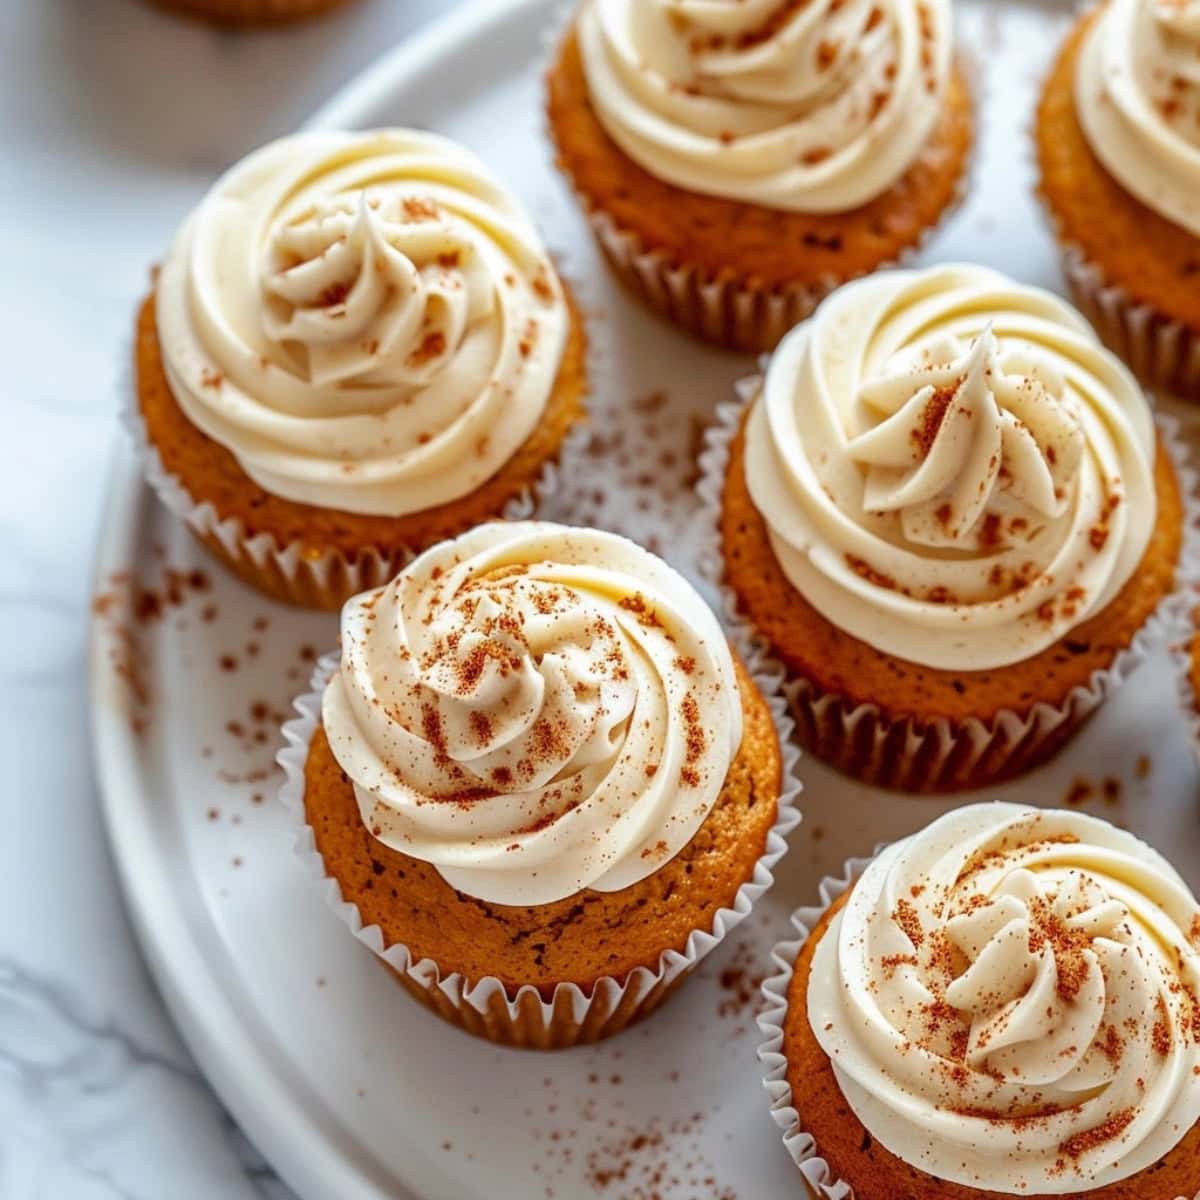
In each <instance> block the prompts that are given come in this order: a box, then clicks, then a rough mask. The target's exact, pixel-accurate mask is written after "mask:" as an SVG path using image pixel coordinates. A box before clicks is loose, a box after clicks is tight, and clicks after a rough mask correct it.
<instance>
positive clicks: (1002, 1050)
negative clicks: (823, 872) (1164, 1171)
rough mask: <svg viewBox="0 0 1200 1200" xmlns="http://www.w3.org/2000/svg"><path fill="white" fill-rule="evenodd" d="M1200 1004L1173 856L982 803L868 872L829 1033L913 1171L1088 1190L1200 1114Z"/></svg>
mask: <svg viewBox="0 0 1200 1200" xmlns="http://www.w3.org/2000/svg"><path fill="white" fill-rule="evenodd" d="M1198 995H1200V905H1198V904H1197V902H1196V900H1195V898H1194V897H1193V896H1192V894H1191V893H1190V892H1189V891H1188V888H1187V886H1186V885H1185V883H1184V882H1183V880H1182V879H1181V878H1180V877H1179V875H1178V874H1177V873H1176V872H1175V870H1174V869H1173V868H1172V867H1171V866H1170V865H1169V864H1168V863H1167V862H1166V861H1165V860H1164V859H1163V858H1161V857H1160V856H1159V855H1158V854H1157V853H1155V852H1154V851H1153V850H1151V849H1150V848H1149V847H1148V846H1146V845H1144V844H1143V843H1142V842H1140V841H1139V840H1138V839H1137V838H1135V837H1133V836H1132V835H1131V834H1128V833H1124V832H1122V831H1120V830H1118V829H1115V828H1114V827H1113V826H1111V825H1109V824H1108V823H1107V822H1104V821H1100V820H1097V819H1096V818H1094V817H1089V816H1085V815H1084V814H1082V813H1078V812H1055V811H1040V810H1038V809H1033V808H1026V807H1023V806H1019V805H1014V804H979V805H972V806H969V807H967V808H962V809H959V810H957V811H955V812H952V813H950V814H948V815H947V816H945V817H943V818H942V819H941V820H939V821H935V822H934V823H933V824H932V825H931V826H929V827H928V828H927V829H926V830H925V831H924V832H922V833H918V834H916V835H914V836H913V837H910V838H907V839H905V840H904V841H902V842H899V843H897V844H895V845H893V846H891V847H889V848H888V849H887V850H885V851H883V853H881V854H880V855H879V856H878V857H877V858H876V859H875V860H874V862H872V863H871V865H870V866H869V867H868V868H867V870H866V872H865V873H864V875H863V876H862V878H861V880H860V881H859V882H858V883H857V884H856V885H855V886H854V889H853V891H852V892H851V894H850V897H849V900H848V901H847V903H846V905H845V906H844V908H843V909H842V910H841V911H840V912H839V913H838V914H837V915H836V916H835V918H834V920H833V921H832V922H831V923H830V925H829V928H828V930H827V932H826V933H825V934H824V935H823V937H822V939H821V941H820V943H819V945H818V946H817V949H816V952H815V955H814V958H813V962H812V972H811V975H810V978H809V985H808V1019H809V1022H810V1024H811V1027H812V1030H813V1033H814V1035H815V1036H816V1038H817V1041H818V1042H819V1043H820V1044H821V1047H822V1048H823V1049H824V1050H825V1052H826V1053H827V1054H828V1055H829V1057H830V1060H831V1062H832V1064H833V1070H834V1073H835V1075H836V1076H837V1080H838V1083H839V1085H840V1087H841V1089H842V1091H843V1093H844V1095H845V1097H846V1100H847V1101H848V1103H849V1104H850V1106H851V1108H852V1109H853V1110H854V1112H855V1114H856V1115H857V1116H858V1118H859V1120H861V1121H862V1123H863V1125H865V1126H866V1128H867V1129H868V1131H869V1132H870V1133H871V1135H872V1136H873V1137H875V1138H877V1139H878V1140H879V1141H880V1142H881V1143H882V1144H883V1146H885V1147H886V1148H887V1149H888V1150H890V1151H891V1152H892V1153H893V1154H895V1155H897V1156H898V1157H899V1158H901V1159H903V1160H904V1161H905V1162H906V1163H908V1164H910V1165H911V1166H914V1167H916V1168H918V1169H919V1170H922V1171H924V1172H926V1173H927V1174H930V1175H933V1176H934V1177H935V1178H938V1179H943V1180H949V1181H951V1182H954V1183H958V1184H963V1185H966V1186H968V1187H974V1188H979V1189H981V1190H985V1191H987V1192H989V1193H992V1192H999V1193H1002V1194H1006V1195H1038V1196H1042V1195H1067V1194H1070V1195H1073V1196H1074V1195H1079V1194H1080V1193H1081V1192H1087V1191H1090V1190H1092V1189H1096V1188H1102V1187H1105V1186H1106V1185H1108V1184H1111V1183H1116V1182H1117V1181H1119V1180H1122V1179H1128V1178H1130V1177H1131V1176H1134V1175H1136V1174H1138V1173H1139V1172H1140V1171H1143V1170H1146V1169H1148V1168H1150V1167H1152V1166H1153V1164H1154V1163H1156V1162H1157V1161H1158V1160H1159V1159H1160V1158H1161V1157H1162V1156H1163V1155H1165V1154H1167V1153H1168V1152H1169V1151H1170V1150H1171V1149H1172V1148H1173V1147H1174V1146H1175V1145H1176V1144H1177V1143H1178V1142H1179V1141H1180V1140H1181V1139H1182V1138H1183V1137H1184V1136H1185V1135H1186V1134H1187V1133H1188V1131H1189V1130H1190V1129H1191V1128H1192V1126H1193V1125H1194V1124H1195V1123H1196V1122H1197V1121H1198V1120H1200V1000H1198V999H1197V997H1198ZM818 1149H819V1148H818Z"/></svg>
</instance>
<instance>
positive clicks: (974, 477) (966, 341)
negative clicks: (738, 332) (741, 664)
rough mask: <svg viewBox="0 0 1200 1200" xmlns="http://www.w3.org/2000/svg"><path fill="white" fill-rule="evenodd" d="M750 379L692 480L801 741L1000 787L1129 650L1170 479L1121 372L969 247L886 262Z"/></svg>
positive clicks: (727, 577)
mask: <svg viewBox="0 0 1200 1200" xmlns="http://www.w3.org/2000/svg"><path fill="white" fill-rule="evenodd" d="M748 392H749V403H747V404H746V405H745V406H741V407H736V406H727V407H726V408H725V409H723V410H722V412H721V419H722V422H723V426H722V427H721V428H718V429H717V430H715V431H713V432H712V433H711V434H710V435H709V436H710V444H711V449H710V450H709V451H708V452H707V454H706V456H705V459H704V470H705V475H706V479H705V482H704V484H703V487H702V492H703V495H704V497H705V499H706V501H707V503H708V505H709V507H710V509H711V510H713V512H714V521H715V522H716V525H717V533H718V536H719V542H720V555H719V556H718V557H719V559H720V560H721V561H722V565H723V582H724V584H725V586H726V587H727V589H728V590H729V592H730V602H731V603H734V604H736V606H737V607H738V608H739V610H740V611H741V612H742V613H743V614H744V615H745V616H746V617H747V618H749V620H750V622H751V624H752V625H754V627H755V628H756V629H757V630H758V631H759V633H760V634H762V635H763V636H764V637H765V638H766V639H767V641H768V642H769V643H770V645H771V647H772V649H773V651H774V653H775V654H776V655H777V656H778V658H779V659H780V660H782V662H783V664H784V665H785V666H786V668H787V669H788V671H789V672H790V673H791V674H792V675H793V677H794V678H793V680H792V682H791V683H790V684H789V691H790V694H791V696H792V699H793V703H794V707H795V713H796V717H797V727H798V729H799V732H800V736H801V738H802V740H803V742H804V743H805V744H806V745H807V746H808V747H809V748H810V749H811V750H812V751H813V752H814V753H815V754H817V755H818V756H819V757H821V758H824V759H826V760H827V761H829V762H831V763H832V764H833V765H835V766H837V767H838V768H839V769H840V770H842V771H844V772H846V773H848V774H850V775H854V776H856V777H858V778H860V779H863V780H865V781H868V782H871V783H878V784H882V785H884V786H891V787H896V788H902V789H904V790H907V791H949V790H954V789H959V788H967V787H980V786H983V785H985V784H988V783H994V782H996V781H998V780H1000V779H1003V778H1007V777H1010V776H1012V775H1015V774H1016V773H1018V772H1019V771H1023V770H1026V769H1028V768H1029V767H1031V766H1033V765H1035V764H1036V763H1039V762H1041V761H1043V760H1044V759H1046V758H1047V757H1049V756H1050V755H1051V754H1052V753H1053V752H1054V751H1056V750H1057V749H1058V748H1059V747H1060V746H1061V745H1062V744H1063V743H1064V742H1065V741H1066V739H1067V738H1068V737H1069V736H1070V735H1071V734H1072V733H1073V732H1074V731H1075V730H1076V729H1078V727H1079V726H1080V725H1081V724H1082V722H1083V721H1084V719H1085V718H1086V717H1087V716H1088V715H1089V714H1091V713H1092V712H1093V711H1095V709H1096V708H1097V706H1098V705H1099V704H1100V703H1101V701H1102V700H1103V699H1104V698H1105V696H1107V695H1108V694H1109V693H1110V692H1111V691H1112V690H1113V688H1114V687H1116V686H1117V685H1118V684H1119V683H1120V682H1121V681H1122V680H1123V679H1124V678H1125V677H1126V676H1127V675H1128V673H1129V672H1130V670H1132V669H1133V667H1134V666H1135V665H1136V664H1137V663H1138V662H1139V661H1140V660H1141V659H1142V658H1143V657H1144V653H1145V647H1146V642H1147V640H1148V636H1149V633H1148V628H1149V627H1150V626H1151V624H1152V623H1154V624H1155V625H1157V624H1158V623H1159V622H1158V621H1156V620H1155V618H1156V614H1157V613H1158V612H1159V609H1160V606H1162V604H1163V601H1164V600H1165V599H1166V598H1167V597H1168V596H1174V595H1176V593H1175V590H1174V589H1175V580H1176V573H1177V570H1178V568H1179V564H1180V561H1181V546H1182V541H1183V531H1184V524H1185V522H1184V513H1183V500H1182V497H1181V489H1180V486H1179V481H1178V479H1177V476H1176V472H1175V467H1174V465H1173V462H1172V457H1171V454H1170V453H1169V452H1168V451H1167V449H1166V447H1165V446H1164V444H1163V441H1162V439H1161V437H1159V436H1156V433H1155V427H1154V420H1153V418H1152V415H1151V410H1150V407H1149V405H1148V403H1147V401H1146V398H1145V396H1144V395H1143V393H1142V391H1141V389H1140V388H1139V386H1138V384H1137V382H1136V381H1135V380H1134V378H1133V377H1132V375H1130V373H1129V372H1128V371H1127V370H1126V369H1125V367H1123V366H1122V364H1121V363H1120V361H1119V360H1118V359H1117V358H1116V357H1115V356H1114V355H1112V354H1110V353H1109V352H1108V351H1107V350H1105V349H1104V347H1103V346H1102V345H1101V344H1100V341H1099V339H1098V338H1097V337H1096V335H1095V334H1094V333H1093V332H1092V330H1091V329H1090V327H1089V326H1088V325H1087V323H1086V322H1085V321H1084V320H1083V318H1082V317H1080V316H1079V315H1078V314H1077V313H1076V312H1075V311H1074V310H1073V309H1071V308H1070V307H1069V306H1068V305H1067V304H1065V303H1064V302H1063V301H1061V300H1059V299H1058V298H1057V297H1055V296H1052V295H1050V294H1049V293H1048V292H1043V291H1040V290H1038V289H1036V288H1028V287H1022V286H1020V285H1018V284H1015V283H1013V282H1011V281H1010V280H1008V279H1007V278H1006V277H1004V276H1003V275H1000V274H998V273H996V272H994V271H990V270H985V269H983V268H980V267H971V266H950V267H937V268H933V269H930V270H926V271H893V272H883V273H880V274H878V275H875V276H873V277H871V278H869V279H864V280H860V281H858V282H856V283H853V284H849V285H847V286H846V287H844V288H842V289H841V290H840V291H838V292H837V293H836V294H835V295H833V296H831V297H830V298H829V299H828V300H826V301H825V302H824V303H823V304H822V305H821V308H820V309H819V310H818V311H817V313H816V314H815V315H814V316H813V318H812V319H811V320H810V321H808V322H807V323H806V324H804V325H802V326H800V327H798V328H797V329H795V330H794V331H793V332H792V333H791V334H789V335H788V336H787V337H786V338H785V339H784V341H783V342H782V343H781V344H780V346H779V348H778V349H777V350H776V352H775V354H774V355H773V356H772V358H771V361H770V363H769V365H768V366H767V368H766V374H765V376H764V377H762V378H761V379H756V380H754V381H750V384H749V388H748ZM1175 602H1179V601H1178V600H1176V601H1175ZM1172 615H1173V614H1172Z"/></svg>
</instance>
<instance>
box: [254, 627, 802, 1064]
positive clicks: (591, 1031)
mask: <svg viewBox="0 0 1200 1200" xmlns="http://www.w3.org/2000/svg"><path fill="white" fill-rule="evenodd" d="M731 640H733V641H734V644H735V646H736V645H738V639H736V638H733V639H731ZM743 644H744V642H743ZM746 664H747V667H748V668H749V670H750V673H751V676H752V678H753V679H754V682H755V684H756V686H757V687H758V688H759V689H760V691H762V693H763V695H764V696H765V697H766V699H767V702H768V704H769V705H770V708H771V715H772V717H773V718H774V721H775V728H776V732H777V734H778V737H779V745H780V750H781V754H782V768H783V769H782V774H781V783H780V794H779V799H778V804H777V812H776V815H775V822H774V824H773V825H772V827H771V829H770V830H769V832H768V834H767V844H766V849H765V851H764V853H763V855H762V857H761V858H760V859H759V860H758V862H757V863H756V864H755V867H754V871H753V873H752V874H751V876H750V878H749V879H747V880H746V881H745V882H744V883H743V884H742V885H741V887H740V888H738V890H737V892H736V894H735V896H734V899H733V903H732V905H731V906H730V907H728V908H722V909H719V910H718V911H717V913H716V914H715V916H714V917H713V923H712V927H711V928H710V929H696V930H693V931H692V933H691V934H690V935H689V937H688V940H687V944H686V945H685V947H684V949H683V950H682V951H678V950H673V949H672V950H665V951H663V953H662V954H661V955H660V956H659V960H658V964H657V966H656V967H655V969H654V970H650V969H649V968H648V967H638V968H636V969H635V970H633V971H631V972H630V973H629V975H628V976H627V977H626V978H625V979H623V980H621V979H617V978H614V977H612V976H604V977H602V978H600V979H598V980H597V981H596V982H595V984H594V985H593V986H592V988H591V990H590V991H584V990H583V989H582V988H580V987H579V986H578V985H577V984H575V983H560V984H558V985H557V986H556V987H555V988H554V991H553V993H552V995H551V998H550V999H549V1000H546V999H543V997H542V995H541V993H540V992H539V991H538V989H537V988H536V987H534V986H532V985H529V984H526V985H523V986H521V987H520V988H518V989H517V990H516V991H515V993H514V992H512V991H511V990H510V989H508V988H506V987H505V985H504V983H503V982H502V981H501V980H500V979H497V978H495V977H494V976H485V977H484V978H482V979H477V980H469V979H467V978H466V977H465V976H463V975H462V974H460V973H458V972H452V973H446V974H443V972H442V970H441V968H440V967H439V966H438V964H437V963H436V962H435V961H434V960H433V959H431V958H423V959H420V960H419V961H416V960H414V959H413V956H412V954H411V953H410V951H409V949H408V947H407V946H404V945H402V944H400V943H395V944H392V945H385V944H384V940H383V933H382V931H381V930H380V928H379V926H378V925H370V926H364V925H363V920H362V915H361V913H360V912H359V910H358V907H357V905H355V904H353V903H351V902H350V901H347V900H346V899H344V898H343V896H342V893H341V888H340V887H339V885H338V882H337V880H336V879H334V878H333V877H332V876H330V875H329V874H328V873H327V871H326V869H325V863H324V860H323V859H322V857H321V854H320V851H319V850H318V849H317V845H316V839H315V837H314V835H313V831H312V828H311V826H309V824H308V821H307V817H306V814H305V809H304V764H305V761H306V760H307V758H308V747H309V743H310V742H311V740H312V736H313V733H314V732H315V731H316V728H317V724H318V722H319V720H320V714H321V695H322V693H323V691H324V685H325V683H326V682H327V680H328V679H329V678H330V676H331V674H332V673H333V672H334V671H335V670H336V669H337V665H338V655H337V653H336V652H335V653H332V654H328V655H326V656H325V657H324V658H322V659H321V661H320V662H319V663H318V664H317V668H316V670H315V671H314V673H313V677H312V681H311V690H310V691H309V692H307V693H306V694H305V695H303V696H301V697H300V698H299V699H298V700H296V702H295V705H294V707H295V710H296V713H297V715H296V716H295V717H293V718H292V719H291V720H290V721H288V722H287V723H286V724H285V725H284V727H283V737H284V743H285V745H284V748H283V749H282V750H280V752H279V754H278V756H277V761H278V762H279V765H280V766H281V767H282V768H283V771H284V775H285V777H286V778H285V782H284V784H283V787H282V789H281V791H280V799H281V800H282V801H283V804H284V806H285V807H286V808H287V810H288V812H289V813H290V814H291V816H292V818H293V820H294V821H295V825H296V828H297V838H296V846H295V852H296V854H297V856H298V857H299V858H301V859H302V860H303V861H304V862H305V863H306V864H307V866H308V869H309V871H310V873H311V874H312V875H313V876H314V877H316V878H318V879H319V880H320V881H321V886H322V888H323V890H324V894H325V899H326V902H327V903H328V904H329V906H330V907H331V908H332V909H333V910H334V911H335V912H336V913H337V914H338V916H339V917H341V919H342V920H343V921H344V922H345V923H346V925H347V926H348V927H349V929H350V931H351V932H352V933H353V934H354V936H355V937H357V938H358V940H359V941H360V942H362V943H363V944H364V945H366V946H368V947H369V948H370V949H371V950H372V951H374V953H375V954H377V955H378V956H379V957H380V958H381V959H382V960H383V962H384V963H386V964H387V966H388V967H389V968H390V969H391V971H392V973H393V974H394V975H395V976H396V977H397V978H398V979H399V981H400V982H401V983H402V984H403V985H404V987H405V988H406V989H407V991H408V992H409V993H410V994H411V995H412V996H414V997H415V998H416V999H418V1000H420V1001H421V1002H422V1003H423V1004H425V1005H427V1006H428V1007H429V1008H432V1009H433V1010H434V1012H436V1013H437V1014H438V1015H439V1016H441V1017H443V1018H444V1019H445V1020H447V1021H449V1022H450V1023H451V1024H454V1025H458V1026H460V1027H461V1028H462V1029H465V1030H466V1031H467V1032H468V1033H473V1034H475V1035H476V1036H478V1037H482V1038H486V1039H488V1040H489V1041H493V1042H500V1043H504V1044H506V1045H512V1046H523V1047H529V1048H535V1049H541V1050H550V1049H558V1048H561V1047H565V1046H573V1045H577V1044H580V1043H584V1042H595V1041H599V1040H600V1039H602V1038H606V1037H611V1036H612V1035H613V1034H616V1033H620V1032H621V1031H622V1030H624V1029H625V1028H626V1027H627V1026H629V1025H630V1024H632V1023H633V1022H634V1021H637V1020H640V1019H641V1018H642V1017H645V1016H648V1015H649V1014H650V1013H652V1012H653V1011H654V1010H655V1009H656V1008H657V1007H658V1006H659V1005H660V1004H661V1003H662V1002H663V1001H664V1000H665V999H666V998H667V997H668V996H669V995H670V994H671V993H672V992H673V991H674V990H675V988H676V987H678V986H679V984H680V983H682V982H683V980H684V979H685V978H686V977H687V975H688V973H689V972H690V971H691V970H692V969H693V968H694V967H695V966H696V965H697V963H699V962H700V961H701V959H703V958H704V957H705V956H706V955H708V954H709V953H710V952H711V951H712V950H713V949H714V948H715V947H716V946H717V945H719V944H720V942H721V941H722V940H723V939H724V938H725V936H726V935H727V934H728V933H729V931H730V930H731V929H733V928H735V927H736V926H737V925H739V924H740V923H741V922H742V921H743V920H744V919H745V918H746V917H747V916H748V915H749V913H750V910H751V908H752V907H753V906H754V904H755V902H756V901H757V900H758V898H759V897H760V896H761V895H762V894H763V893H764V892H765V891H766V890H767V889H768V888H769V887H770V886H771V884H772V883H773V882H774V875H773V874H772V869H773V868H774V866H775V864H776V863H777V862H778V861H779V859H780V858H781V857H782V855H783V853H784V851H785V850H786V849H787V841H786V837H787V835H788V834H789V833H790V832H791V830H792V829H793V828H795V826H796V825H797V824H798V823H799V821H800V813H799V811H798V810H797V809H796V806H795V803H796V797H797V796H798V795H799V793H800V783H799V781H798V780H797V778H796V775H795V765H796V760H797V759H798V757H799V754H798V752H797V750H796V749H795V746H794V745H793V743H792V739H791V721H790V719H789V717H788V715H787V701H786V700H785V698H784V697H783V696H782V694H781V693H780V677H779V675H778V674H777V673H774V674H773V673H771V672H770V669H769V666H764V664H763V663H762V662H761V661H760V660H756V659H751V658H747V659H746Z"/></svg>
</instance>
